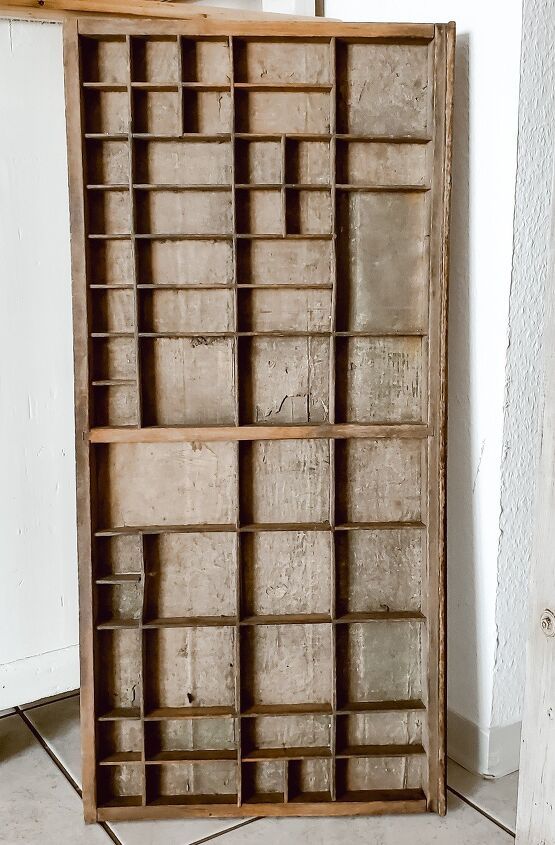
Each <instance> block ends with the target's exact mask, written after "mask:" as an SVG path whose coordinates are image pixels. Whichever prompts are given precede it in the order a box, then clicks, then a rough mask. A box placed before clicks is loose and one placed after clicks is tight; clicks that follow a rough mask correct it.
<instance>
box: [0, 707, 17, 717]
mask: <svg viewBox="0 0 555 845" xmlns="http://www.w3.org/2000/svg"><path fill="white" fill-rule="evenodd" d="M15 712H16V710H15V707H8V709H7V710H0V719H3V718H4V716H13V714H14V713H15Z"/></svg>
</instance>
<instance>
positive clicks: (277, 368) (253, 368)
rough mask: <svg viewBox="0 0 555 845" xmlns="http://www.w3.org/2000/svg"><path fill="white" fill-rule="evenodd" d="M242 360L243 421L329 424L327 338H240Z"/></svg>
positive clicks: (241, 417) (241, 413)
mask: <svg viewBox="0 0 555 845" xmlns="http://www.w3.org/2000/svg"><path fill="white" fill-rule="evenodd" d="M239 361H240V367H241V374H242V375H241V392H240V420H241V423H255V424H257V425H264V424H270V425H273V424H276V423H283V424H288V423H315V422H324V421H327V419H328V417H329V341H328V339H327V338H325V337H310V336H308V337H251V338H246V337H243V338H240V340H239Z"/></svg>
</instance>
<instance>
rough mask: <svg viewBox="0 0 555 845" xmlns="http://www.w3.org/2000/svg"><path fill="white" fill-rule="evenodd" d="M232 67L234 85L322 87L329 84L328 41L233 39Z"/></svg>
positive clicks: (314, 39) (315, 39)
mask: <svg viewBox="0 0 555 845" xmlns="http://www.w3.org/2000/svg"><path fill="white" fill-rule="evenodd" d="M233 63H234V78H235V82H262V83H264V84H266V85H269V84H272V83H274V84H281V85H284V84H289V83H296V84H301V83H305V84H313V85H314V84H325V83H329V82H330V75H329V74H330V41H329V39H328V40H320V39H318V38H311V39H310V41H300V40H299V39H296V38H295V39H289V38H279V39H277V38H263V39H262V38H261V39H260V40H257V39H251V38H249V39H240V38H234V41H233Z"/></svg>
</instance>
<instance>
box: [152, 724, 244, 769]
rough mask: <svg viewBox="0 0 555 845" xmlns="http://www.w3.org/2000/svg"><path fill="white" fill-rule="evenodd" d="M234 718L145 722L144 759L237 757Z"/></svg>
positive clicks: (227, 758)
mask: <svg viewBox="0 0 555 845" xmlns="http://www.w3.org/2000/svg"><path fill="white" fill-rule="evenodd" d="M236 749H237V739H236V720H235V719H232V718H224V719H163V720H159V721H152V722H151V721H147V722H145V753H146V759H147V761H154V762H158V763H164V762H173V761H193V760H199V761H203V760H236V758H237V750H236Z"/></svg>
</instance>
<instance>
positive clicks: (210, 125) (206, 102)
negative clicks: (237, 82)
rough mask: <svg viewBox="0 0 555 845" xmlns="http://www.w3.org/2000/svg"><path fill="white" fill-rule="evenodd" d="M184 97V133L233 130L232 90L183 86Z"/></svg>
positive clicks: (202, 133) (212, 132) (211, 132)
mask: <svg viewBox="0 0 555 845" xmlns="http://www.w3.org/2000/svg"><path fill="white" fill-rule="evenodd" d="M182 97H183V129H182V130H181V131H182V132H183V133H185V134H186V135H191V134H192V135H195V134H196V135H220V134H225V133H229V132H231V124H232V114H231V91H198V90H195V89H193V88H183V91H182Z"/></svg>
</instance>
